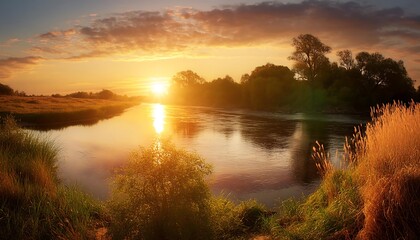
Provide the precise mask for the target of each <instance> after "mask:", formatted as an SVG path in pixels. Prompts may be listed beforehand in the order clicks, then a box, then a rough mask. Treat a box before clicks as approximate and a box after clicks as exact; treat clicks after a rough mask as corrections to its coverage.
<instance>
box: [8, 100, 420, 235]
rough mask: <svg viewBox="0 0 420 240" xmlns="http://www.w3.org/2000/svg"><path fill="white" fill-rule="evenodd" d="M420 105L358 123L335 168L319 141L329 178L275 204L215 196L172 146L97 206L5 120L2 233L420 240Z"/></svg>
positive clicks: (41, 145)
mask: <svg viewBox="0 0 420 240" xmlns="http://www.w3.org/2000/svg"><path fill="white" fill-rule="evenodd" d="M418 119H420V104H415V103H411V104H410V105H409V106H406V105H404V104H400V103H394V104H388V105H384V106H381V107H378V108H375V109H373V111H372V121H371V122H369V123H368V124H367V125H366V126H365V128H364V130H361V128H358V127H356V128H355V133H354V135H353V136H352V137H351V138H349V139H348V140H347V142H346V144H345V146H343V147H344V149H345V151H344V154H343V156H342V165H341V166H340V167H334V166H333V165H332V164H331V163H330V156H329V154H328V153H326V152H325V151H324V148H323V146H322V145H317V146H315V147H314V153H313V158H314V160H315V161H316V164H317V166H318V168H319V171H320V174H322V176H323V180H322V182H321V184H320V187H319V188H318V189H317V190H316V191H315V192H314V193H313V194H311V195H310V196H308V197H307V198H305V199H289V200H287V201H284V202H282V203H279V205H278V207H275V208H274V209H267V208H265V207H264V206H263V205H261V204H259V203H258V202H256V201H252V200H249V201H247V202H241V203H235V202H232V201H230V200H228V199H227V197H226V196H214V195H212V194H211V193H210V190H209V187H208V184H207V182H206V180H205V179H206V176H208V175H209V174H211V171H212V168H211V166H209V165H208V164H207V163H206V162H205V160H204V159H202V158H201V157H200V156H198V155H197V154H195V153H191V152H188V151H185V150H182V149H178V148H177V147H176V146H174V145H173V144H171V143H170V142H165V141H160V142H156V143H155V144H153V145H152V146H150V147H147V148H140V149H138V150H135V151H133V153H132V154H131V156H130V158H129V160H128V162H127V164H126V165H124V166H122V167H121V168H119V169H118V170H117V171H116V173H115V176H114V178H113V181H112V186H113V188H112V189H113V190H112V193H111V197H110V199H109V200H107V201H104V202H98V201H95V200H93V199H92V198H91V197H89V196H87V195H86V194H84V193H83V192H81V191H80V190H77V187H69V186H64V185H63V184H61V183H60V181H59V179H57V175H56V162H57V146H54V143H53V142H51V141H48V140H47V139H42V138H40V137H38V136H36V135H33V134H30V133H28V132H27V131H24V130H22V129H20V128H19V127H18V126H17V125H16V123H15V122H14V121H13V119H11V118H3V124H2V127H1V130H2V131H1V133H0V147H1V148H0V182H1V184H0V224H1V225H2V226H4V227H2V228H1V229H0V236H1V238H5V239H7V238H10V237H18V238H19V239H96V238H97V237H98V236H97V235H98V231H99V230H101V232H102V237H106V238H107V239H253V238H257V237H258V238H260V239H261V238H265V239H416V237H417V236H420V230H419V229H420V228H419V226H420V217H419V216H420V201H419V200H420V199H419V197H420V171H419V169H420V166H419V165H420V145H419V144H418V143H419V142H420V134H419V133H420V122H419V121H418Z"/></svg>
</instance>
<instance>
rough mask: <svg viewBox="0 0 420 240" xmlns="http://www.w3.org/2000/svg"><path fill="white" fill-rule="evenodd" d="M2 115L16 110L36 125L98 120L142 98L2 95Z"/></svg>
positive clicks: (22, 118)
mask: <svg viewBox="0 0 420 240" xmlns="http://www.w3.org/2000/svg"><path fill="white" fill-rule="evenodd" d="M0 102H1V105H0V115H3V116H6V115H9V114H12V115H13V116H14V117H15V119H16V120H18V121H19V122H20V125H23V126H25V127H31V128H36V129H43V128H47V129H52V128H62V127H66V126H70V125H75V124H86V125H90V124H94V123H96V122H98V121H99V120H101V119H107V118H110V117H112V116H115V115H118V114H121V113H122V112H123V111H124V109H126V108H129V107H132V106H134V105H137V104H138V103H139V100H138V99H128V98H127V99H122V100H117V99H99V98H95V99H92V98H74V97H45V96H35V97H28V96H1V95H0Z"/></svg>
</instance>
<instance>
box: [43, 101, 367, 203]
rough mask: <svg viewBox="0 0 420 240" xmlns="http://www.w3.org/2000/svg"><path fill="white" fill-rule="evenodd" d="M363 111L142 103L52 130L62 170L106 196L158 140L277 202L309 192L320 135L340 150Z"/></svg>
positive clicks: (216, 184) (253, 194)
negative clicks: (124, 168) (118, 174)
mask: <svg viewBox="0 0 420 240" xmlns="http://www.w3.org/2000/svg"><path fill="white" fill-rule="evenodd" d="M363 121H364V120H363V118H359V117H355V116H346V115H306V114H280V113H270V112H260V111H246V110H223V109H215V108H206V107H180V106H165V105H160V104H141V105H138V106H135V107H133V108H130V109H128V110H127V111H126V112H125V113H123V114H122V115H120V116H117V117H114V118H111V119H107V120H103V121H100V122H99V123H97V124H95V125H92V126H72V127H67V128H64V129H62V130H51V131H48V132H47V133H46V134H47V135H49V136H50V137H51V138H52V139H54V140H55V142H56V144H57V145H58V146H60V160H59V164H58V167H59V175H60V177H61V178H62V179H63V181H64V182H66V183H77V184H78V185H79V186H80V187H82V188H83V189H85V190H86V191H88V192H89V193H91V194H93V195H94V196H95V197H97V198H99V199H106V198H107V196H109V181H110V177H111V176H112V173H113V170H114V169H115V168H116V167H118V166H121V165H122V164H124V162H126V161H127V159H128V157H129V154H130V152H132V151H133V150H136V149H138V148H139V147H140V146H142V147H147V146H149V145H150V144H152V143H153V142H154V141H155V140H156V139H159V138H160V139H161V138H169V139H170V140H171V141H172V142H173V143H174V144H175V145H176V146H178V147H181V148H184V149H186V150H188V151H195V152H197V153H198V154H200V155H201V156H202V157H203V158H204V159H205V160H206V161H207V162H208V163H210V164H212V165H213V168H214V171H213V174H212V175H211V176H210V177H209V183H210V185H211V188H212V191H213V192H214V193H216V194H218V193H224V194H228V195H229V197H230V198H232V199H235V200H246V199H251V198H254V199H257V200H258V201H260V202H262V203H265V204H267V205H268V206H273V205H274V204H275V203H276V202H277V201H279V200H284V199H286V198H289V197H300V196H302V195H304V194H309V193H311V192H312V191H314V189H315V188H316V187H317V186H318V184H319V176H318V174H317V171H316V168H315V165H314V163H313V161H312V160H311V158H310V154H311V151H312V146H313V145H314V144H315V141H316V140H318V141H319V142H320V143H323V144H324V145H325V147H326V149H327V150H328V151H330V152H332V153H333V154H335V152H336V151H338V152H341V151H342V146H343V142H344V139H345V138H344V137H345V136H346V135H348V136H349V135H351V134H352V132H353V127H354V126H355V125H358V124H360V123H361V122H363Z"/></svg>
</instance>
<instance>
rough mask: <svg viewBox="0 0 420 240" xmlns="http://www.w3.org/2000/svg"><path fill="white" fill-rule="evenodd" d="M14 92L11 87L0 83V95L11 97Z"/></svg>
mask: <svg viewBox="0 0 420 240" xmlns="http://www.w3.org/2000/svg"><path fill="white" fill-rule="evenodd" d="M13 93H14V91H13V89H12V88H11V87H9V86H7V85H4V84H1V83H0V95H13Z"/></svg>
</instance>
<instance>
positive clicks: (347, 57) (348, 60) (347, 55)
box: [337, 49, 356, 70]
mask: <svg viewBox="0 0 420 240" xmlns="http://www.w3.org/2000/svg"><path fill="white" fill-rule="evenodd" d="M337 56H338V57H339V60H338V64H339V65H340V67H343V68H345V69H346V70H350V69H353V68H355V67H356V64H355V61H354V59H353V54H352V52H351V51H350V50H347V49H346V50H343V51H338V52H337Z"/></svg>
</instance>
